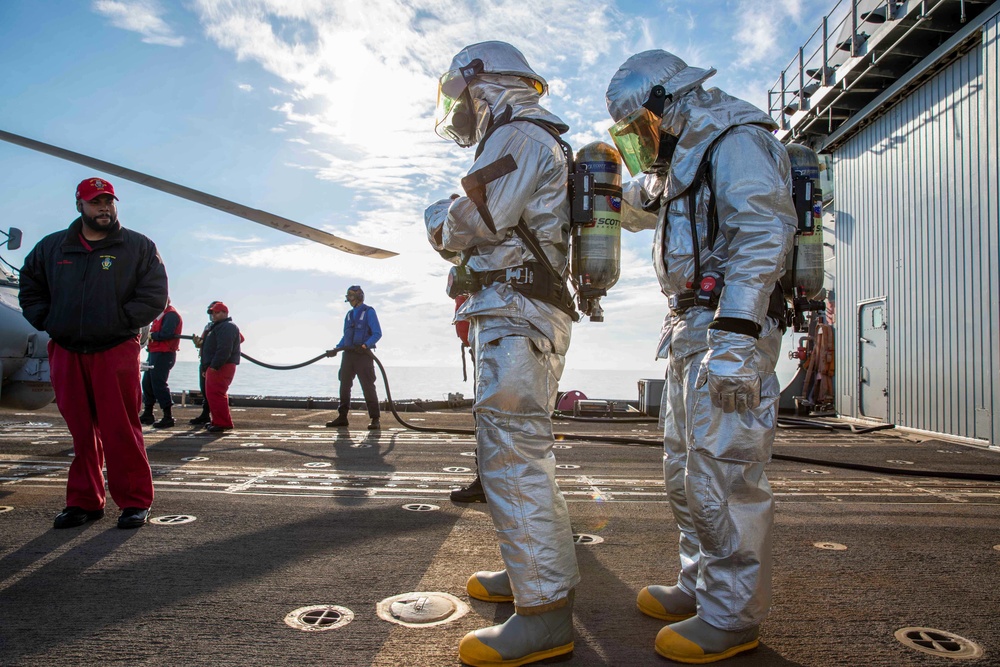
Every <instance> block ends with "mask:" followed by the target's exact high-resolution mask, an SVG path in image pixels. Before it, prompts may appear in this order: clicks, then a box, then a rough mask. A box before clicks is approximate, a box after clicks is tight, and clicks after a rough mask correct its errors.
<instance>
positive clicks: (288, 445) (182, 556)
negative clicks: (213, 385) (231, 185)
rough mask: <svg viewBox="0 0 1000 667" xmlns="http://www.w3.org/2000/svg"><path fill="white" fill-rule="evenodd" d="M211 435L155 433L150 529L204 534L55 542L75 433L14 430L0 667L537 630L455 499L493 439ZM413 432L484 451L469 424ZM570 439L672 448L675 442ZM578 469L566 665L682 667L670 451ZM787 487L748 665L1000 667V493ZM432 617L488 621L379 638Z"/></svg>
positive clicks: (786, 477)
mask: <svg viewBox="0 0 1000 667" xmlns="http://www.w3.org/2000/svg"><path fill="white" fill-rule="evenodd" d="M188 413H190V414H188ZM195 414H196V411H195V410H194V409H191V408H188V409H184V408H178V409H175V416H176V417H177V418H178V419H177V421H178V427H176V428H173V429H169V430H166V431H156V430H154V429H149V428H147V429H146V430H145V432H144V434H145V437H146V445H147V451H148V454H149V458H150V462H151V465H152V468H153V473H154V482H155V485H156V493H157V498H156V501H155V503H154V507H153V511H152V513H151V516H153V517H157V518H160V519H163V518H164V517H194V520H191V521H188V522H186V523H183V522H182V521H183V519H165V521H166V523H163V524H160V525H149V526H146V527H144V528H142V529H139V530H138V531H120V530H117V529H116V528H115V527H114V517H115V516H116V515H117V510H116V509H115V508H114V506H113V503H111V501H110V499H109V508H108V509H109V512H108V514H109V517H108V518H105V519H104V520H103V521H99V522H95V523H92V524H88V525H86V526H84V527H82V528H76V529H69V530H61V531H54V530H52V529H51V522H52V518H53V517H54V515H55V514H56V513H57V512H58V511H59V509H61V508H62V506H63V504H64V497H65V483H66V474H67V471H68V468H69V465H70V463H71V461H72V457H71V456H70V454H72V445H71V440H70V438H69V434H68V432H67V431H66V429H65V426H64V424H63V422H62V420H61V418H60V417H59V415H58V413H57V412H56V411H55V410H54V407H50V408H46V409H44V410H42V411H39V412H37V413H13V412H3V413H0V512H2V513H0V664H2V665H43V664H44V665H52V664H74V665H105V664H121V665H139V664H141V665H176V664H192V665H200V664H206V665H208V664H211V665H228V664H232V665H237V664H239V665H274V664H285V663H289V662H293V663H296V664H301V665H313V664H336V665H457V664H458V661H457V646H458V641H459V639H460V638H461V637H462V635H463V634H464V633H465V632H468V631H470V630H473V629H475V628H477V627H482V626H484V625H489V624H493V623H495V622H500V621H502V620H503V619H504V618H506V617H507V616H508V615H509V614H511V613H512V612H513V606H512V605H509V604H500V605H496V604H488V603H481V602H478V601H475V600H470V599H469V598H468V596H467V595H466V593H465V590H464V585H465V580H466V578H467V577H468V575H469V574H471V573H472V572H475V571H476V570H480V569H498V568H499V567H501V566H502V565H501V560H500V556H499V551H498V548H497V546H496V539H495V537H494V535H493V527H492V522H491V520H490V518H489V515H488V510H487V506H485V505H479V504H476V505H462V504H455V503H452V502H451V501H450V500H449V499H448V493H449V491H450V490H451V489H453V488H456V487H458V486H461V485H464V484H465V483H467V482H468V481H469V480H471V479H472V474H473V471H474V469H475V458H474V457H473V456H472V453H473V451H474V449H475V443H474V439H473V438H472V437H471V436H466V435H450V434H440V433H425V432H415V431H410V430H406V429H403V427H401V426H400V425H399V424H397V423H395V420H393V419H392V417H391V415H385V416H384V417H383V420H382V423H383V430H382V431H381V432H379V433H371V432H368V431H367V430H365V429H364V427H365V426H366V425H367V419H366V416H365V415H364V414H362V413H352V415H351V427H350V428H348V429H343V430H337V429H328V428H325V427H324V426H323V425H324V424H325V422H326V421H328V420H330V419H332V418H333V416H334V415H333V413H330V412H328V411H318V410H282V411H277V410H274V409H258V408H250V409H245V410H237V411H235V412H234V419H235V421H236V424H237V429H236V430H235V431H234V432H232V433H231V434H228V435H226V436H223V437H210V436H209V435H208V434H206V433H204V432H202V431H198V430H195V429H194V427H188V426H187V425H186V421H187V419H189V418H190V417H191V416H194V415H195ZM404 418H405V419H406V420H407V421H410V422H411V423H413V424H415V425H419V426H421V427H425V428H431V427H444V428H450V429H455V428H471V427H472V417H471V414H469V412H468V411H464V412H462V411H457V412H440V413H411V414H407V415H404ZM181 424H183V426H181ZM556 430H557V431H558V432H562V433H586V434H597V433H604V434H609V435H613V436H615V437H622V436H631V437H636V438H641V439H649V440H656V439H657V438H658V437H659V436H658V429H657V427H656V424H652V423H645V424H644V423H622V424H618V423H616V424H590V423H579V422H557V424H556ZM557 447H558V449H557V450H556V452H555V453H556V457H557V465H558V469H557V478H558V481H559V485H560V487H561V488H562V490H563V492H564V494H565V495H566V498H567V500H568V501H569V507H570V515H571V518H572V521H573V529H574V533H575V534H576V535H577V539H578V546H577V556H578V559H579V562H580V569H581V574H582V577H583V581H582V583H581V584H580V586H579V588H578V591H577V604H576V610H575V622H576V650H575V652H574V657H573V659H572V660H571V661H569V662H567V663H564V664H567V665H657V664H664V665H667V664H671V663H669V662H667V661H666V660H664V659H662V658H659V657H658V656H657V655H656V654H655V653H654V651H653V640H654V638H655V635H656V632H657V630H658V629H659V628H660V627H661V626H662V623H661V622H659V621H656V620H654V619H650V618H646V617H644V616H642V615H641V614H640V613H639V612H638V611H637V610H636V609H635V595H636V593H637V592H638V590H639V589H641V588H642V586H645V585H647V584H650V583H665V584H669V583H671V582H672V580H673V579H674V578H675V577H676V544H677V537H678V535H677V531H676V528H675V527H673V522H672V519H671V518H670V511H669V507H668V505H667V503H666V500H667V499H666V494H665V492H664V489H663V485H662V471H661V459H662V455H661V452H660V451H659V450H658V449H657V448H656V447H644V446H623V445H611V444H604V443H595V442H589V441H588V442H584V441H580V440H574V439H573V438H572V436H571V435H569V436H567V437H566V438H565V439H563V440H560V442H559V444H558V445H557ZM775 453H777V454H782V453H785V454H792V455H795V456H799V457H806V458H812V459H816V460H817V461H818V460H828V461H840V462H844V463H850V462H854V463H864V464H866V465H880V466H884V467H886V468H899V469H906V468H908V469H916V470H928V471H933V470H942V471H952V472H979V473H982V472H993V473H1000V453H998V452H995V451H989V450H986V449H983V448H977V447H968V446H963V445H957V444H954V443H948V442H944V441H924V442H916V441H913V440H908V439H904V438H901V437H898V436H894V435H889V434H885V433H871V434H864V435H853V434H850V433H845V432H835V433H828V432H822V431H802V430H794V431H789V430H780V431H779V433H778V441H777V443H776V446H775ZM768 477H769V479H770V481H771V485H772V487H773V488H774V491H775V496H776V499H777V513H776V531H775V545H774V553H775V558H774V587H775V592H774V602H773V608H772V612H771V615H770V617H769V618H768V620H767V622H766V623H765V625H764V628H763V637H762V638H763V643H762V646H761V648H760V649H758V650H756V651H754V652H752V653H750V654H748V655H745V656H740V657H737V658H734V659H732V660H729V661H727V662H726V663H725V664H731V665H767V666H770V665H779V666H780V665H817V666H819V665H835V664H842V665H861V664H865V665H934V664H943V663H942V660H946V658H943V657H938V656H935V655H929V654H926V653H921V652H918V651H916V650H914V649H912V648H909V647H907V646H904V645H903V644H901V643H900V642H899V641H897V640H896V639H895V638H894V636H893V633H894V632H896V631H897V630H899V629H901V628H906V627H927V628H933V629H938V630H942V631H945V632H949V633H954V634H957V635H959V636H961V637H965V638H967V639H969V640H972V641H973V642H975V643H976V644H978V645H979V646H980V647H981V648H982V649H983V650H984V651H985V654H984V656H983V657H981V658H979V659H973V660H963V661H961V664H967V665H996V664H1000V621H997V616H996V609H998V608H1000V483H993V482H978V481H968V480H959V479H943V478H934V477H923V476H916V477H913V476H895V475H887V474H873V473H867V472H862V471H857V470H846V469H843V468H837V467H831V466H824V465H822V464H820V463H799V462H788V461H781V460H775V461H774V462H772V463H771V464H770V465H769V467H768ZM8 507H9V508H12V509H10V510H8V511H3V510H4V508H8ZM995 546H996V547H998V548H994V547H995ZM409 592H440V593H444V594H449V595H451V596H454V597H455V598H457V599H459V600H460V601H461V602H462V604H467V605H469V607H470V610H469V611H468V613H466V614H464V615H460V616H458V617H457V618H454V620H451V621H450V622H447V623H442V624H435V625H429V624H426V625H423V626H422V627H410V626H402V625H398V624H394V623H390V622H388V621H386V620H383V618H380V617H379V615H378V613H377V607H378V605H379V603H380V602H382V601H383V600H385V599H386V598H390V597H392V596H396V595H401V594H405V593H409ZM317 605H327V606H330V609H332V610H333V611H331V612H329V613H330V614H333V615H334V616H337V615H338V614H340V615H341V616H338V618H339V619H340V620H339V621H338V623H335V624H332V626H333V627H332V629H329V630H326V631H309V632H304V631H302V630H297V629H293V628H292V627H290V626H289V625H288V624H286V623H285V622H284V619H285V617H286V615H288V614H289V613H290V612H293V611H295V610H297V609H300V608H303V607H308V606H317ZM383 607H387V604H383ZM348 615H352V619H351V620H350V622H346V620H347V616H348ZM383 615H384V614H383ZM931 644H933V642H931ZM938 644H939V645H940V642H938ZM945 649H946V650H947V647H945ZM949 662H950V661H949Z"/></svg>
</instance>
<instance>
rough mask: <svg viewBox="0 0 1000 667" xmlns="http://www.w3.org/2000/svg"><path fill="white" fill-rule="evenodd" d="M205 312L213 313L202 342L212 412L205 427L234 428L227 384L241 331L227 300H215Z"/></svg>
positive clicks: (236, 358) (211, 429) (214, 430)
mask: <svg viewBox="0 0 1000 667" xmlns="http://www.w3.org/2000/svg"><path fill="white" fill-rule="evenodd" d="M208 312H210V313H211V314H212V326H211V327H210V328H209V329H208V331H206V332H205V341H204V342H203V343H202V344H201V363H202V368H205V370H204V371H202V373H203V375H204V376H205V398H206V399H207V400H208V408H209V410H210V411H211V413H212V421H211V423H209V425H208V426H207V430H208V431H209V432H210V433H221V432H223V431H231V430H232V428H233V418H232V415H231V414H230V413H229V385H231V384H232V383H233V377H234V376H235V375H236V366H237V365H238V364H239V363H240V344H241V343H242V342H243V334H241V333H240V329H239V327H237V326H236V325H235V324H234V323H233V318H231V317H229V308H228V306H226V304H224V303H222V302H221V301H216V302H215V303H214V304H212V306H211V307H210V308H209V309H208ZM206 364H207V368H206Z"/></svg>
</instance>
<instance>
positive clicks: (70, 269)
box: [19, 178, 167, 528]
mask: <svg viewBox="0 0 1000 667" xmlns="http://www.w3.org/2000/svg"><path fill="white" fill-rule="evenodd" d="M117 199H118V198H117V197H116V196H115V190H114V187H112V185H111V183H108V182H107V181H106V180H104V179H102V178H88V179H86V180H84V181H82V182H81V183H80V185H79V186H77V189H76V210H77V211H79V212H80V217H79V218H77V219H76V220H74V221H73V223H72V224H71V225H70V226H69V229H67V230H65V231H61V232H56V233H54V234H49V235H48V236H46V237H45V238H44V239H42V240H41V241H40V242H39V243H38V245H36V246H35V247H34V249H33V250H32V251H31V253H29V254H28V256H27V258H26V259H25V261H24V267H23V268H22V269H21V290H20V296H19V299H20V302H21V309H22V311H23V312H24V317H25V319H27V320H28V322H30V323H31V325H32V326H33V327H35V328H36V329H38V330H39V331H45V332H47V333H48V334H49V337H50V338H51V340H50V341H49V346H48V352H49V376H50V378H51V380H52V388H53V389H54V390H55V394H56V404H57V405H58V406H59V412H60V413H61V414H62V416H63V418H64V419H65V420H66V426H67V427H68V428H69V432H70V434H71V435H72V436H73V451H74V452H75V457H74V459H73V463H72V465H71V466H70V469H69V482H68V484H67V488H66V509H64V510H63V511H62V512H61V513H60V514H59V515H58V516H57V517H56V519H55V523H54V527H55V528H71V527H73V526H79V525H82V524H84V523H86V522H87V521H91V520H96V519H100V518H101V517H103V516H104V502H105V495H104V475H103V474H102V472H101V468H102V467H103V466H104V465H105V464H106V465H107V469H108V490H109V491H110V492H111V497H112V498H113V499H114V501H115V504H117V505H118V507H120V508H121V509H122V513H121V516H120V517H119V519H118V527H119V528H138V527H139V526H142V525H143V524H145V523H146V520H147V518H148V516H149V507H150V505H151V504H152V502H153V476H152V473H151V471H150V468H149V460H148V459H147V458H146V448H145V443H144V442H143V439H142V426H141V424H140V423H139V407H140V405H141V402H142V390H141V388H140V385H139V329H141V328H142V327H144V326H146V325H148V324H149V323H150V322H152V321H153V319H154V318H156V316H157V315H159V314H160V313H161V312H163V308H164V307H165V306H166V305H167V272H166V269H165V268H164V266H163V262H162V261H161V259H160V255H159V253H158V252H157V251H156V245H154V244H153V242H152V241H150V240H149V239H148V238H146V237H145V236H143V235H142V234H139V233H137V232H133V231H130V230H128V229H125V228H124V227H122V226H121V224H119V222H118V210H117V207H116V205H115V201H116V200H117Z"/></svg>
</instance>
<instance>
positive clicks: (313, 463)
mask: <svg viewBox="0 0 1000 667" xmlns="http://www.w3.org/2000/svg"><path fill="white" fill-rule="evenodd" d="M303 465H305V467H307V468H329V467H330V466H332V465H333V464H332V463H327V462H326V461H310V462H309V463H305V464H303Z"/></svg>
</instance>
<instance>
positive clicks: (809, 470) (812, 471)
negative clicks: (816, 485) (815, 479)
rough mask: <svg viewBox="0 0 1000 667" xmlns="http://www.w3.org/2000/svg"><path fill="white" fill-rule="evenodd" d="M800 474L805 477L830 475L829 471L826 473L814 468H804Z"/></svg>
mask: <svg viewBox="0 0 1000 667" xmlns="http://www.w3.org/2000/svg"><path fill="white" fill-rule="evenodd" d="M802 472H804V473H805V474H807V475H829V474H830V471H828V470H817V469H816V468H806V469H805V470H803V471H802Z"/></svg>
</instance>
